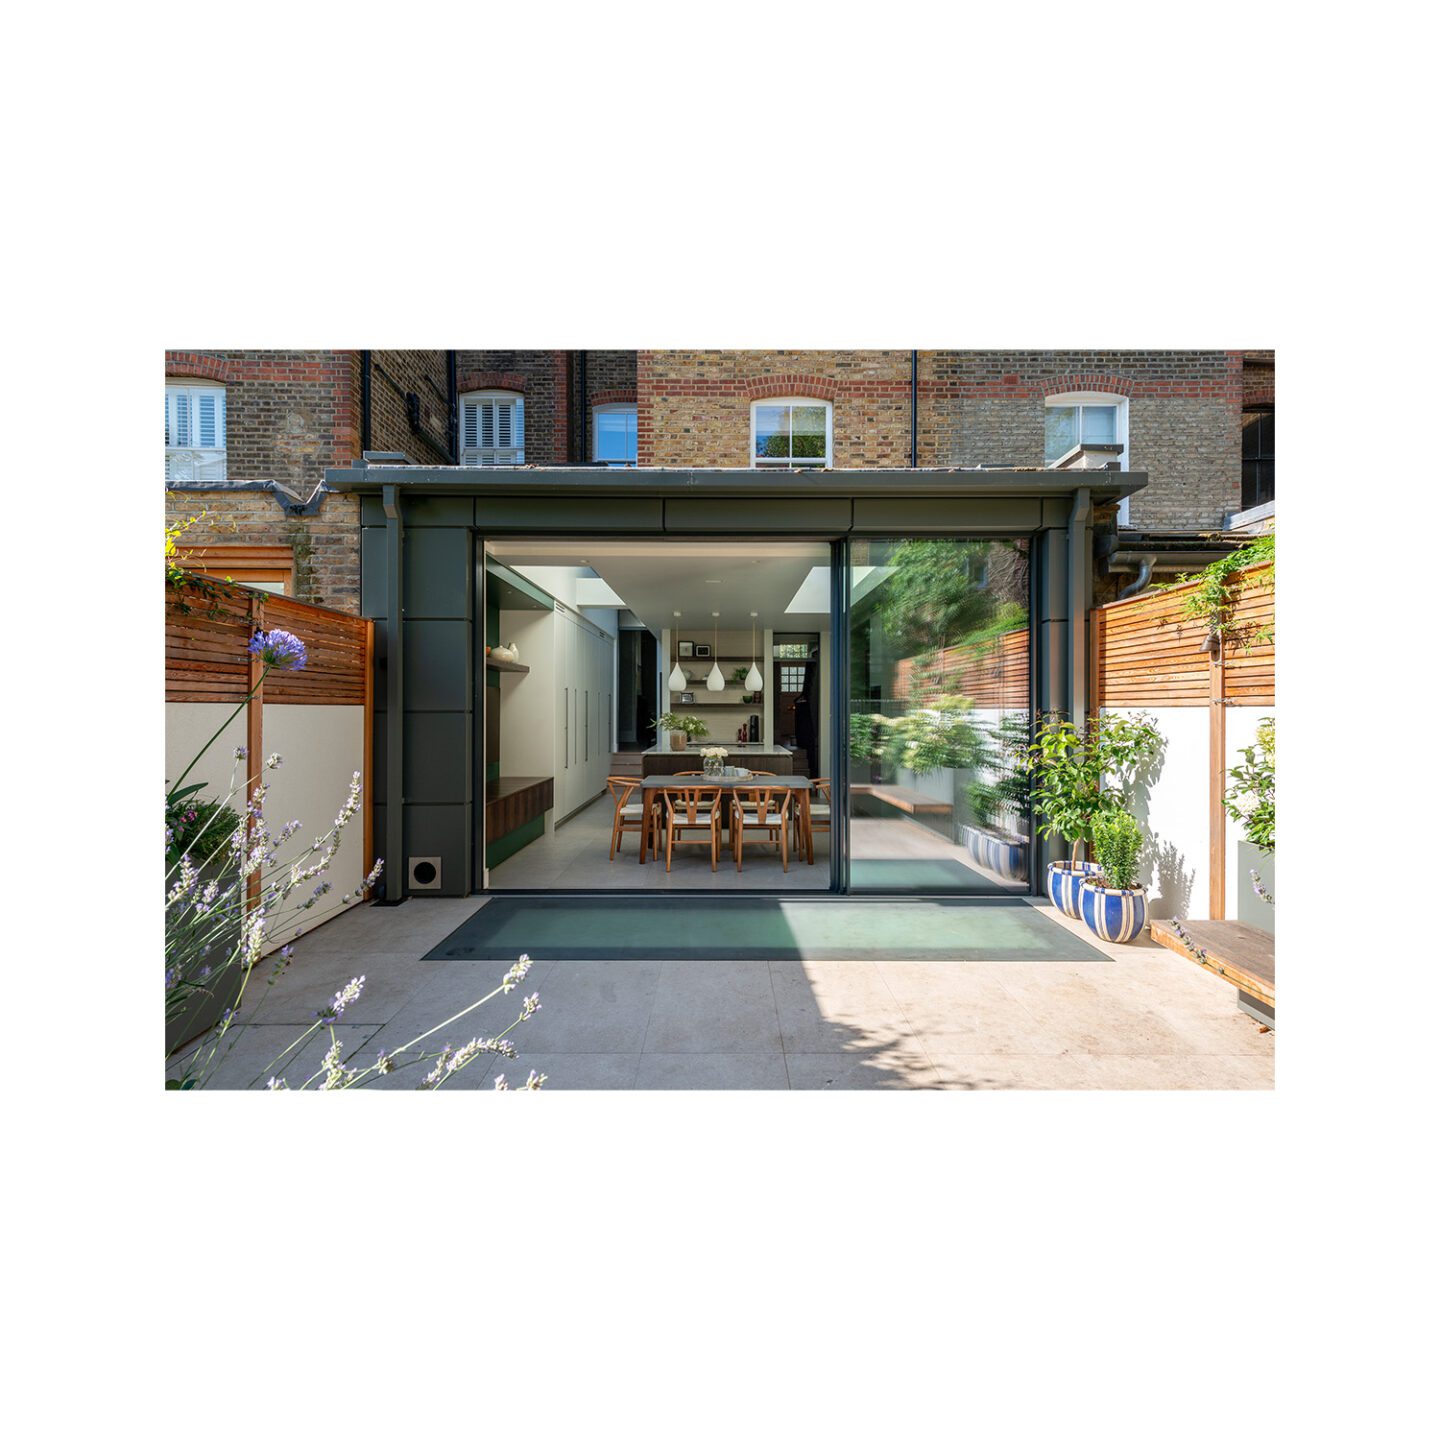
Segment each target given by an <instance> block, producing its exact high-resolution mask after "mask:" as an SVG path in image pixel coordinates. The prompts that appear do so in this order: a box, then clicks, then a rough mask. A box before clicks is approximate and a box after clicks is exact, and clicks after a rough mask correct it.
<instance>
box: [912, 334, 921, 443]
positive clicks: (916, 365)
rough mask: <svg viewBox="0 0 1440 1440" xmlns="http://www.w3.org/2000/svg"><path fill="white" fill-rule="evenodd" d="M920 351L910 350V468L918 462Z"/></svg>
mask: <svg viewBox="0 0 1440 1440" xmlns="http://www.w3.org/2000/svg"><path fill="white" fill-rule="evenodd" d="M919 397H920V352H919V351H918V350H912V351H911V352H910V468H911V469H912V470H914V469H916V468H917V467H918V466H919V464H920V422H919V414H920V398H919Z"/></svg>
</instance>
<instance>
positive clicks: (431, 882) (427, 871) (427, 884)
mask: <svg viewBox="0 0 1440 1440" xmlns="http://www.w3.org/2000/svg"><path fill="white" fill-rule="evenodd" d="M410 888H411V889H412V890H438V889H439V888H440V857H439V856H438V855H412V856H411V857H410Z"/></svg>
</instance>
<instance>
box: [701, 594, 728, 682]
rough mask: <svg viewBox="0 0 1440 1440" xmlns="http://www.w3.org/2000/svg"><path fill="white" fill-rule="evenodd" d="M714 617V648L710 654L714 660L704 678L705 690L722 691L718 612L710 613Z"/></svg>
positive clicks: (723, 678) (722, 679)
mask: <svg viewBox="0 0 1440 1440" xmlns="http://www.w3.org/2000/svg"><path fill="white" fill-rule="evenodd" d="M710 613H711V614H712V615H713V616H714V617H715V648H714V649H713V650H712V651H711V652H710V653H711V654H712V655H713V656H714V657H715V658H714V660H713V661H712V663H711V665H710V673H709V674H708V675H707V676H706V677H705V688H706V689H707V690H723V689H724V688H725V677H724V675H722V674H721V673H720V612H719V611H718V610H712V611H711V612H710Z"/></svg>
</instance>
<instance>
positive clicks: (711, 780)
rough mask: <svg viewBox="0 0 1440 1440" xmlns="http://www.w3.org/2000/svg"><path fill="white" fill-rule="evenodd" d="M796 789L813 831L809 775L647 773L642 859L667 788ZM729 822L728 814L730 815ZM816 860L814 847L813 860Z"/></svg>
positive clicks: (803, 815)
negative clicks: (685, 774)
mask: <svg viewBox="0 0 1440 1440" xmlns="http://www.w3.org/2000/svg"><path fill="white" fill-rule="evenodd" d="M692 788H699V789H702V790H719V791H725V790H756V789H766V790H794V791H795V792H796V796H797V800H796V803H797V804H798V805H799V807H800V823H801V825H802V827H803V829H804V832H805V833H806V834H809V831H810V779H809V777H808V776H806V775H688V776H685V777H683V778H681V777H679V776H676V775H647V776H646V777H645V778H644V780H643V781H641V790H642V792H643V799H644V805H645V814H644V817H643V818H644V824H643V825H642V827H641V830H640V863H641V864H642V865H643V864H644V863H645V860H646V857H647V854H648V852H649V848H650V835H651V831H652V830H653V829H654V824H653V822H654V819H655V806H657V805H658V804H660V803H661V801H660V796H661V794H662V793H663V792H664V791H666V790H689V789H692ZM726 823H727V826H728V817H727V822H726ZM814 863H815V855H814V852H813V850H812V851H811V852H810V864H812V865H813V864H814Z"/></svg>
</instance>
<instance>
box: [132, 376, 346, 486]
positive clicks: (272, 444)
mask: <svg viewBox="0 0 1440 1440" xmlns="http://www.w3.org/2000/svg"><path fill="white" fill-rule="evenodd" d="M358 368H359V362H358V356H357V355H356V353H355V352H354V351H350V350H167V351H166V352H165V375H166V378H167V379H169V378H171V377H184V376H194V377H198V378H200V379H205V380H218V381H220V382H221V383H222V384H223V385H224V386H225V430H226V465H225V469H226V476H227V478H228V479H229V480H230V481H231V482H245V481H270V482H273V483H275V484H277V485H282V486H284V487H285V489H287V490H289V491H290V493H291V494H292V495H294V496H296V497H297V498H302V497H304V496H308V495H309V494H310V493H311V492H312V491H313V490H314V489H315V487H316V486H317V485H318V484H319V483H320V482H321V481H322V480H323V479H324V478H325V470H326V467H327V466H331V465H348V464H349V463H350V461H351V460H352V459H353V458H354V457H355V456H357V455H359V453H360V451H359V440H360V398H359V396H360V390H359V383H358V378H357V377H358ZM157 418H158V417H157Z"/></svg>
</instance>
